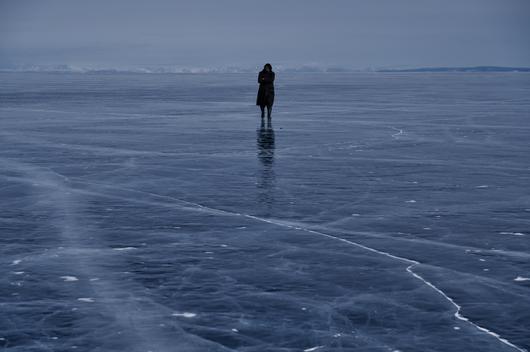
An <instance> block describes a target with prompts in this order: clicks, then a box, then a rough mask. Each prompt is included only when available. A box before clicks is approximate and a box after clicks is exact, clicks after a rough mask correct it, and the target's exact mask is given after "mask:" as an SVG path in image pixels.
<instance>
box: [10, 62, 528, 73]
mask: <svg viewBox="0 0 530 352" xmlns="http://www.w3.org/2000/svg"><path fill="white" fill-rule="evenodd" d="M260 69H261V67H250V66H231V67H178V66H161V67H157V66H155V67H149V66H147V67H120V68H117V67H90V66H73V65H27V64H26V65H15V66H11V67H3V68H2V67H0V72H51V73H95V74H116V73H138V74H142V73H151V74H167V73H188V74H209V73H255V72H256V71H258V70H260ZM274 70H275V71H277V72H288V73H291V72H292V73H340V72H344V73H347V72H390V73H399V72H530V67H503V66H473V67H419V68H369V69H364V70H359V69H352V68H347V67H341V66H324V65H300V66H283V65H276V66H275V68H274Z"/></svg>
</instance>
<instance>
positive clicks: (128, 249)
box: [112, 247, 136, 251]
mask: <svg viewBox="0 0 530 352" xmlns="http://www.w3.org/2000/svg"><path fill="white" fill-rule="evenodd" d="M112 249H113V250H115V251H130V250H132V249H136V247H118V248H112Z"/></svg>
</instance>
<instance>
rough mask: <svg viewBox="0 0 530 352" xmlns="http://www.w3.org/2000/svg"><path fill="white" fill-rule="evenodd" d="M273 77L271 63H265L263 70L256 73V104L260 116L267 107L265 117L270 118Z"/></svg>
mask: <svg viewBox="0 0 530 352" xmlns="http://www.w3.org/2000/svg"><path fill="white" fill-rule="evenodd" d="M274 77H275V74H274V72H273V71H272V66H271V64H265V66H263V70H262V71H261V72H260V73H259V74H258V83H259V89H258V97H257V99H256V105H259V107H260V108H261V118H264V117H265V107H267V118H268V119H269V120H270V119H271V112H272V105H273V104H274Z"/></svg>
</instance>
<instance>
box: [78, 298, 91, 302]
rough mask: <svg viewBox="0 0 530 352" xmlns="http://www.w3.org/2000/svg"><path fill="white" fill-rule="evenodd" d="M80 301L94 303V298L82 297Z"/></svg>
mask: <svg viewBox="0 0 530 352" xmlns="http://www.w3.org/2000/svg"><path fill="white" fill-rule="evenodd" d="M77 300H78V301H79V302H86V303H92V302H94V299H93V298H90V297H80V298H78V299H77Z"/></svg>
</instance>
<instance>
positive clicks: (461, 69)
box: [376, 66, 530, 72]
mask: <svg viewBox="0 0 530 352" xmlns="http://www.w3.org/2000/svg"><path fill="white" fill-rule="evenodd" d="M376 71H377V72H530V67H503V66H473V67H420V68H404V69H380V70H376Z"/></svg>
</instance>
